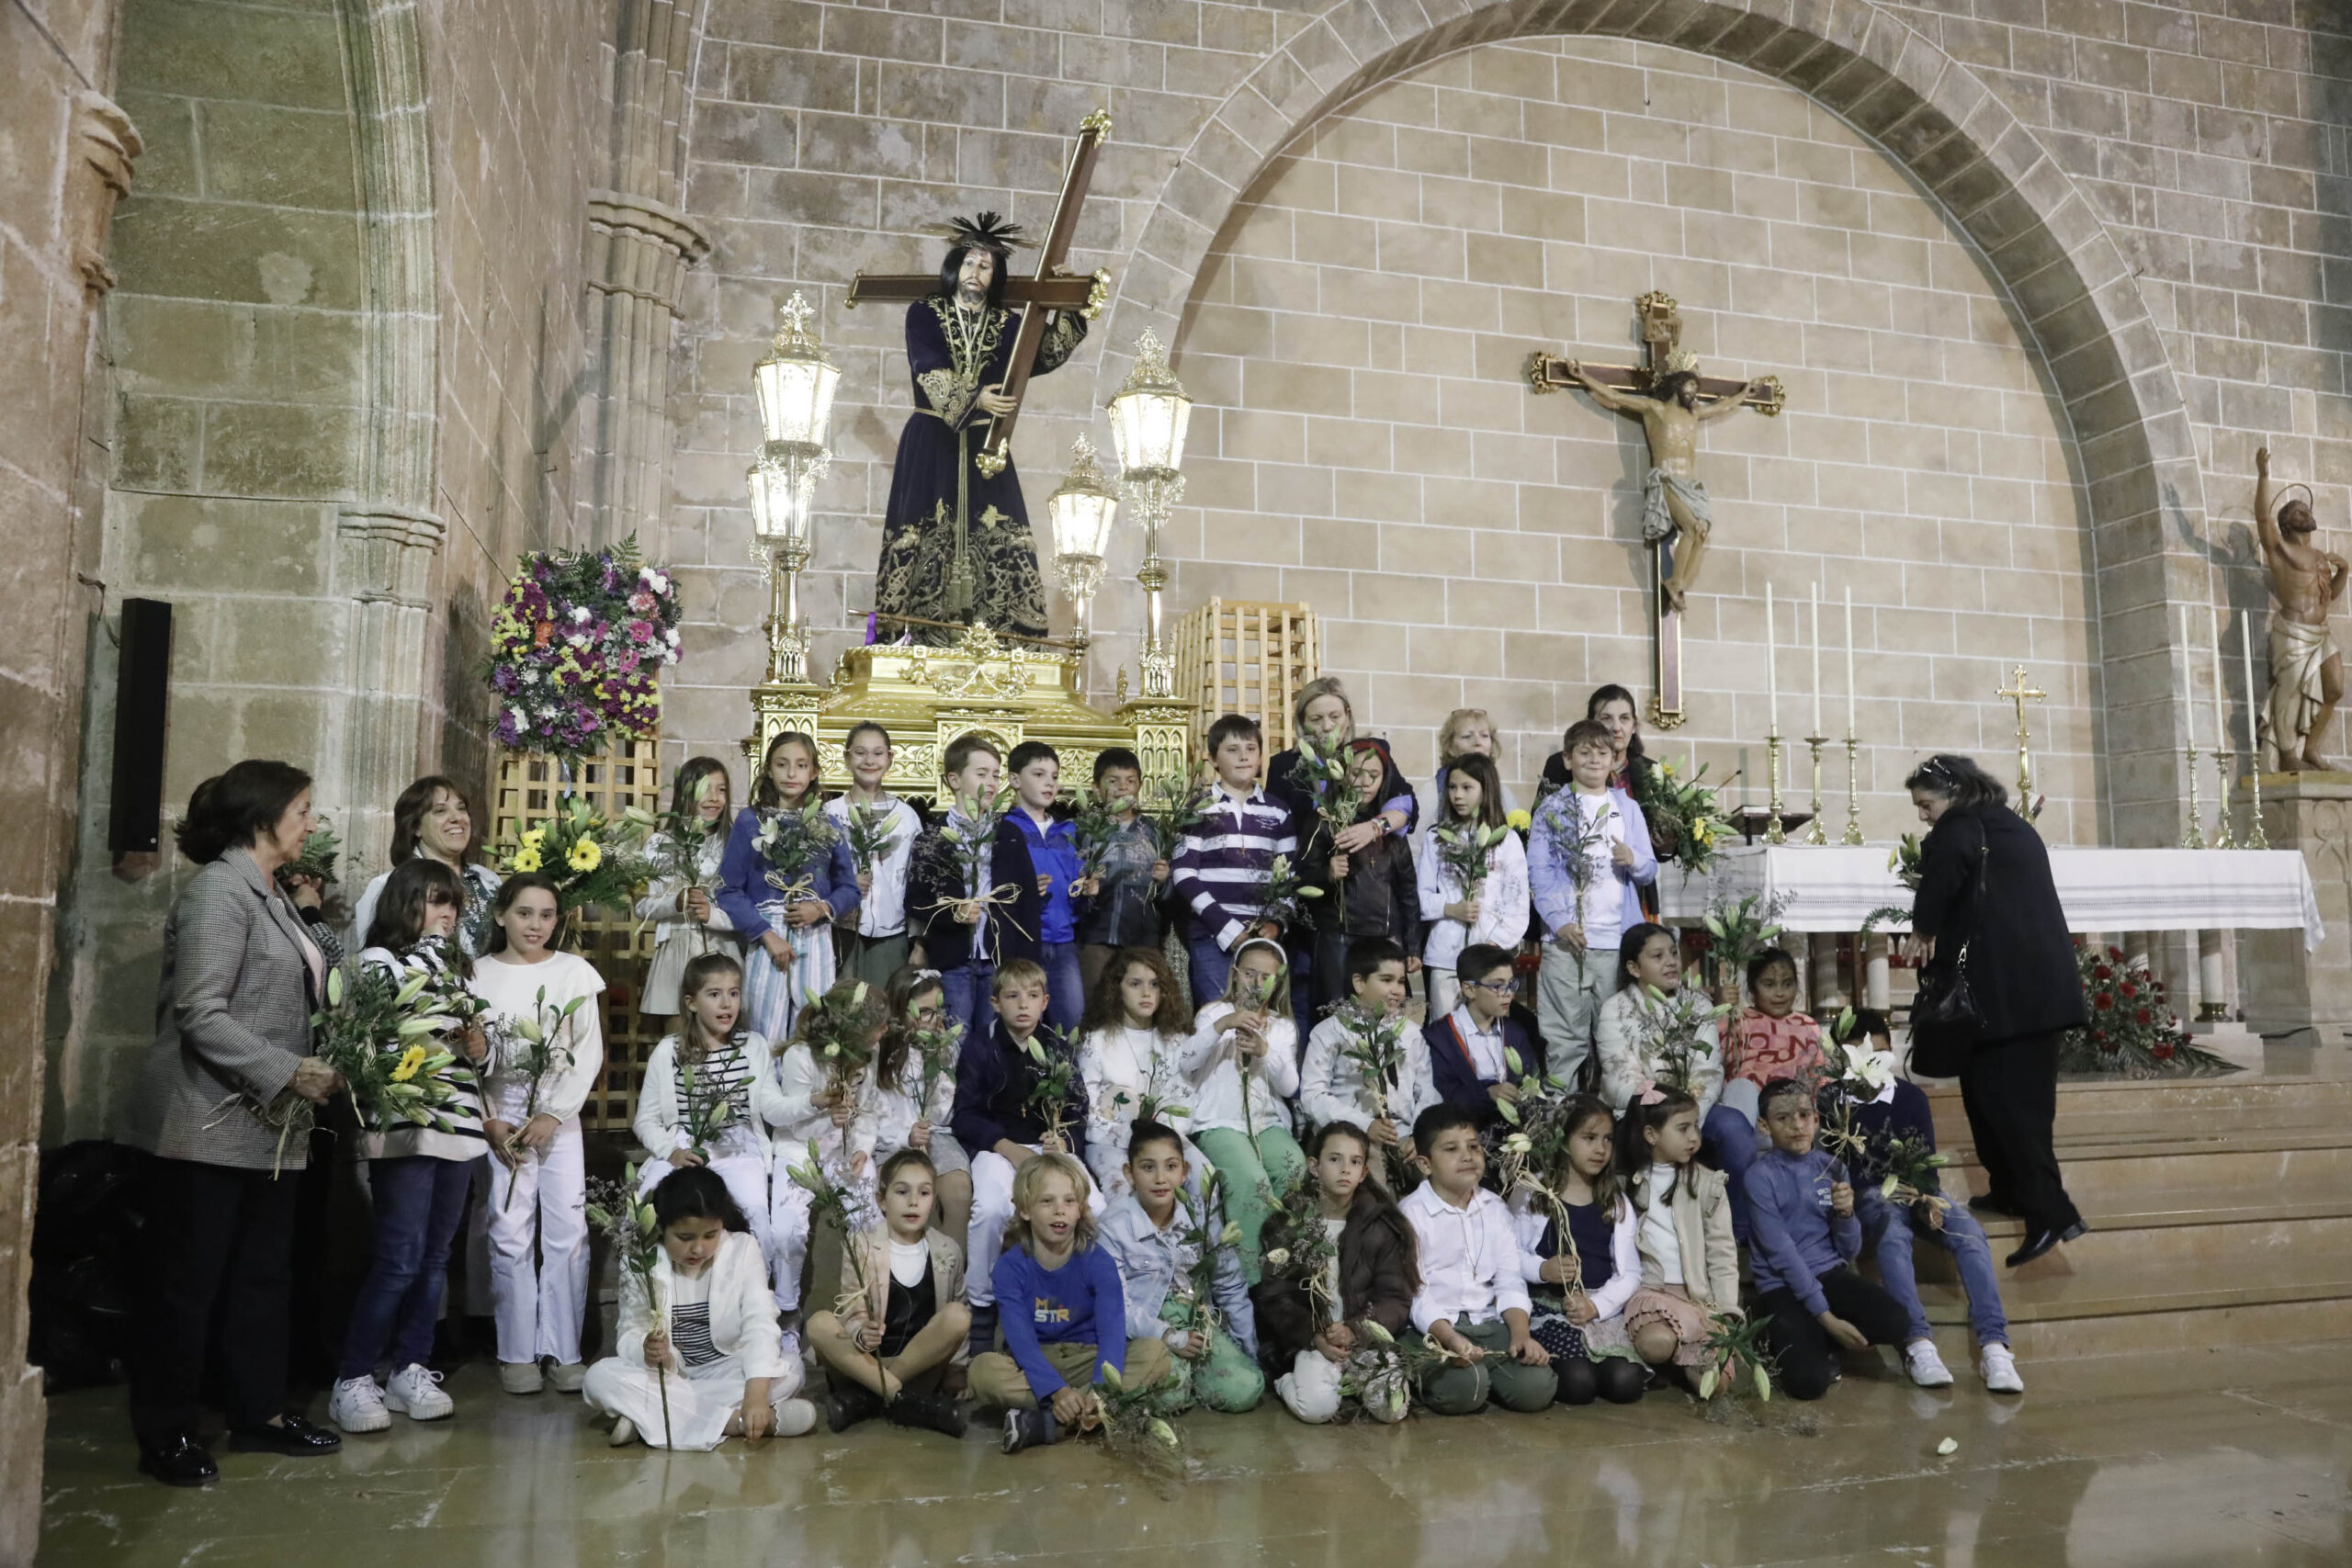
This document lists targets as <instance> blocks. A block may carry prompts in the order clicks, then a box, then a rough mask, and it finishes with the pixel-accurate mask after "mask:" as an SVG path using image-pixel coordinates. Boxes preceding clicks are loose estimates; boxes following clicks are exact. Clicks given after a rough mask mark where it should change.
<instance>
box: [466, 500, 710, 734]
mask: <svg viewBox="0 0 2352 1568" xmlns="http://www.w3.org/2000/svg"><path fill="white" fill-rule="evenodd" d="M677 627H678V587H677V583H676V581H674V580H673V578H672V577H671V576H670V574H669V573H668V572H666V571H663V570H661V569H660V568H658V567H651V566H647V565H646V564H644V562H643V561H641V560H639V558H638V552H637V540H636V537H635V536H630V537H629V538H628V539H625V540H623V541H622V542H621V543H619V544H617V545H615V546H612V547H609V548H606V549H602V550H595V551H588V552H582V553H579V554H572V553H570V552H567V551H562V550H542V551H537V552H535V553H533V554H531V555H526V556H525V557H524V558H523V559H522V563H521V570H518V571H517V572H516V573H515V578H514V581H511V582H509V583H508V584H507V585H506V597H505V599H504V600H503V602H502V603H501V604H499V607H498V614H497V615H496V616H495V617H494V618H493V619H492V622H491V628H490V636H491V659H490V689H491V690H492V692H493V693H495V694H497V696H498V705H499V706H498V724H497V736H498V742H499V744H500V745H502V746H505V747H508V748H510V749H512V750H523V751H543V752H546V753H548V754H549V755H551V756H557V757H579V756H582V755H584V754H586V753H588V752H591V751H595V750H601V749H602V748H603V747H604V746H605V743H606V741H607V740H608V739H609V738H610V737H611V736H612V735H613V734H614V733H615V732H617V733H619V734H620V735H622V736H626V737H630V738H644V737H649V736H651V735H653V734H655V733H656V732H657V731H658V730H659V729H660V728H661V722H662V688H661V684H660V677H661V671H662V666H663V665H665V664H674V663H676V662H677V661H678V629H677Z"/></svg>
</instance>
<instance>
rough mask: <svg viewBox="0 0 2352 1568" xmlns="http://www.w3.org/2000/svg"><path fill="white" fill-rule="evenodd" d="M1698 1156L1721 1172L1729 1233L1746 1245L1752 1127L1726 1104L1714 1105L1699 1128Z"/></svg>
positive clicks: (1753, 1145)
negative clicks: (1727, 1208) (1704, 1123)
mask: <svg viewBox="0 0 2352 1568" xmlns="http://www.w3.org/2000/svg"><path fill="white" fill-rule="evenodd" d="M1699 1157H1700V1158H1701V1159H1702V1160H1703V1161H1705V1162H1706V1163H1707V1164H1709V1165H1711V1166H1713V1167H1714V1168H1716V1169H1717V1170H1720V1171H1722V1172H1723V1173H1724V1195H1725V1196H1727V1197H1728V1198H1729V1199H1730V1200H1731V1234H1732V1235H1733V1236H1735V1237H1736V1238H1737V1240H1738V1241H1739V1242H1740V1244H1741V1245H1742V1246H1745V1245H1747V1168H1748V1167H1749V1166H1751V1165H1754V1164H1755V1163H1756V1128H1755V1127H1754V1125H1753V1124H1751V1123H1750V1122H1748V1120H1747V1117H1745V1116H1742V1115H1741V1114H1740V1113H1739V1112H1738V1111H1734V1110H1733V1109H1732V1108H1731V1107H1730V1106H1728V1105H1718V1106H1716V1107H1715V1108H1714V1109H1713V1110H1712V1111H1708V1112H1707V1122H1706V1125H1704V1126H1703V1127H1702V1128H1700V1130H1699Z"/></svg>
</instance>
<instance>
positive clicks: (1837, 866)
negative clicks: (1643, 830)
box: [1657, 844, 2324, 951]
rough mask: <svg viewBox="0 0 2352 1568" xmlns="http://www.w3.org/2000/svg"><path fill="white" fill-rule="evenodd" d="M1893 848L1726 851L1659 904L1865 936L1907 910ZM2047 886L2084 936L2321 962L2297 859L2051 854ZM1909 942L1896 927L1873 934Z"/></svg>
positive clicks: (1670, 886)
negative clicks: (2210, 943)
mask: <svg viewBox="0 0 2352 1568" xmlns="http://www.w3.org/2000/svg"><path fill="white" fill-rule="evenodd" d="M1889 853H1890V847H1889V846H1887V845H1884V844H1880V845H1875V846H1872V845H1864V846H1863V847H1861V848H1860V849H1849V848H1847V847H1846V846H1844V845H1838V844H1831V845H1824V846H1815V845H1806V844H1787V845H1781V846H1777V847H1776V846H1773V845H1769V844H1742V845H1737V846H1735V847H1730V848H1726V849H1724V851H1723V852H1722V853H1721V854H1720V855H1718V856H1717V858H1716V861H1715V864H1714V866H1713V869H1712V870H1711V871H1710V872H1709V873H1708V874H1706V875H1704V876H1692V877H1689V878H1686V877H1684V875H1683V874H1682V872H1681V869H1680V868H1679V867H1678V866H1674V865H1663V866H1660V867H1659V868H1658V878H1657V886H1658V903H1659V907H1660V908H1661V909H1662V910H1663V911H1664V913H1665V915H1666V918H1667V919H1668V920H1669V921H1677V920H1679V921H1685V922H1696V921H1697V920H1698V919H1700V918H1701V917H1702V916H1703V915H1704V914H1705V913H1706V911H1707V905H1708V902H1709V901H1710V900H1711V899H1713V898H1714V897H1717V896H1719V895H1724V894H1728V895H1729V896H1730V897H1733V898H1735V899H1736V898H1739V897H1744V896H1746V895H1747V894H1751V893H1753V894H1760V895H1762V896H1764V897H1771V896H1773V895H1776V894H1787V895H1788V896H1789V902H1788V907H1787V908H1785V909H1783V910H1782V911H1781V922H1780V923H1781V926H1782V927H1783V928H1784V929H1786V930H1789V931H1860V930H1861V927H1862V921H1863V920H1864V919H1866V918H1867V917H1868V916H1869V914H1870V912H1871V910H1872V909H1877V908H1884V907H1886V906H1888V905H1899V906H1902V907H1904V908H1908V907H1909V906H1910V903H1911V895H1910V892H1909V890H1908V889H1906V888H1905V886H1903V884H1902V883H1901V882H1899V881H1897V880H1896V879H1895V875H1894V872H1893V871H1892V870H1891V869H1889V867H1888V865H1887V858H1888V855H1889ZM2050 874H2051V878H2052V881H2054V882H2055V883H2056V884H2057V886H2058V901H2059V903H2060V904H2062V905H2064V907H2065V910H2066V925H2067V929H2069V930H2070V931H2112V932H2118V933H2120V932H2123V931H2293V930H2297V929H2301V931H2302V933H2303V947H2304V949H2305V950H2306V951H2312V950H2316V949H2317V948H2318V946H2319V944H2320V938H2321V936H2322V935H2323V934H2324V933H2323V928H2322V926H2321V925H2320V919H2319V898H2318V896H2317V894H2316V893H2314V892H2313V890H2312V875H2311V870H2310V868H2309V867H2308V866H2306V865H2305V864H2304V863H2303V857H2302V855H2301V853H2299V852H2296V851H2294V850H2109V849H2075V848H2068V847H2065V846H2063V845H2056V844H2053V845H2052V846H2051V850H2050ZM1875 929H1878V930H1883V931H1904V930H1907V929H1908V928H1907V926H1905V924H1904V923H1902V922H1899V921H1892V920H1882V921H1881V922H1880V923H1879V925H1878V927H1877V928H1875Z"/></svg>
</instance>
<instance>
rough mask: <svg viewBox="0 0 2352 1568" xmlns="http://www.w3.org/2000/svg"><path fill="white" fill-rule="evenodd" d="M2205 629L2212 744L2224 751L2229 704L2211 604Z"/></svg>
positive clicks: (2217, 615) (2218, 621)
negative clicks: (2208, 650) (2208, 643)
mask: <svg viewBox="0 0 2352 1568" xmlns="http://www.w3.org/2000/svg"><path fill="white" fill-rule="evenodd" d="M2205 631H2206V635H2207V636H2209V637H2211V638H2212V641H2213V746H2214V749H2215V750H2221V751H2226V750H2229V749H2230V705H2229V704H2228V702H2226V701H2225V700H2224V699H2223V696H2222V612H2221V611H2220V610H2219V609H2218V608H2216V607H2215V606H2213V605H2211V604H2208V605H2206V606H2205ZM2223 787H2224V788H2225V789H2226V788H2227V787H2228V781H2226V780H2224V781H2223ZM2225 804H2226V797H2225Z"/></svg>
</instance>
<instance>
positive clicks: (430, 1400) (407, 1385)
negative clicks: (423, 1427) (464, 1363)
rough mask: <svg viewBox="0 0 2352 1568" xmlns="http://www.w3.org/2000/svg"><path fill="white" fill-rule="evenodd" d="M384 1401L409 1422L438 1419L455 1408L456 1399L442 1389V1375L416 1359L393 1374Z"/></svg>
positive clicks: (386, 1405)
mask: <svg viewBox="0 0 2352 1568" xmlns="http://www.w3.org/2000/svg"><path fill="white" fill-rule="evenodd" d="M384 1404H385V1407H386V1408H387V1409H390V1410H397V1411H399V1412H400V1413H401V1415H403V1416H407V1417H408V1418H409V1419H410V1420H412V1421H439V1420H442V1419H444V1418H446V1417H447V1416H449V1415H450V1414H451V1413H452V1412H454V1411H455V1410H456V1409H457V1408H458V1402H457V1401H456V1400H454V1399H451V1398H450V1397H449V1396H448V1395H447V1394H446V1393H442V1392H441V1374H440V1373H439V1372H436V1371H431V1370H429V1369H427V1368H425V1367H424V1366H422V1365H420V1364H419V1363H417V1362H415V1361H411V1362H410V1363H409V1364H408V1365H407V1366H405V1367H402V1368H401V1370H400V1371H396V1372H394V1373H393V1374H392V1381H391V1383H390V1386H388V1387H387V1388H386V1389H385V1390H384Z"/></svg>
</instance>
